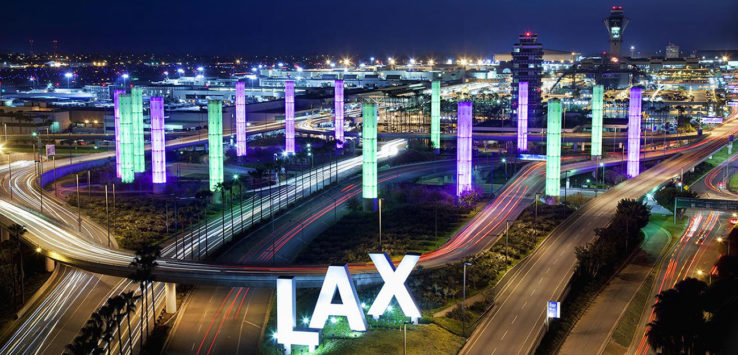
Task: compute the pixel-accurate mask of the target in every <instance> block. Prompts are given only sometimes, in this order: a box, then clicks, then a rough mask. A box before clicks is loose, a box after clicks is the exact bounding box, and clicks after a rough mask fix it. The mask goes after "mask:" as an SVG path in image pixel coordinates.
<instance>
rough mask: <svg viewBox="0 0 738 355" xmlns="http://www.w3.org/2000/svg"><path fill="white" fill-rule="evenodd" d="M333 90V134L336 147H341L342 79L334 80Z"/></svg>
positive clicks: (342, 138) (342, 139)
mask: <svg viewBox="0 0 738 355" xmlns="http://www.w3.org/2000/svg"><path fill="white" fill-rule="evenodd" d="M333 91H334V99H333V101H334V114H335V119H334V121H333V126H334V134H335V139H336V147H337V148H343V141H344V137H343V115H344V112H343V80H336V81H335V85H334V88H333Z"/></svg>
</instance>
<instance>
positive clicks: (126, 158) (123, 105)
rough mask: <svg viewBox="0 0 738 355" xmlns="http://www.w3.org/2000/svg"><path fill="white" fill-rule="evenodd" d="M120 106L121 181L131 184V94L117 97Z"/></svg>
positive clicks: (132, 175) (132, 176)
mask: <svg viewBox="0 0 738 355" xmlns="http://www.w3.org/2000/svg"><path fill="white" fill-rule="evenodd" d="M118 101H119V102H118V103H119V105H120V148H121V153H120V158H121V177H120V179H121V181H123V182H124V183H131V182H133V179H134V174H133V97H132V96H131V94H120V95H118Z"/></svg>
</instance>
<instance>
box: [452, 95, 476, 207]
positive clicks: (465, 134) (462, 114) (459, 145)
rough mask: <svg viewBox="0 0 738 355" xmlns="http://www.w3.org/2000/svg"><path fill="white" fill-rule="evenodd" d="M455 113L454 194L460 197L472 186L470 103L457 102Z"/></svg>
mask: <svg viewBox="0 0 738 355" xmlns="http://www.w3.org/2000/svg"><path fill="white" fill-rule="evenodd" d="M456 115H457V123H456V126H457V127H456V132H457V133H456V196H459V197H461V195H462V194H463V193H464V192H467V191H470V190H471V188H472V186H471V178H472V176H471V174H472V171H471V164H472V103H471V102H468V101H464V102H459V103H458V105H457V111H456Z"/></svg>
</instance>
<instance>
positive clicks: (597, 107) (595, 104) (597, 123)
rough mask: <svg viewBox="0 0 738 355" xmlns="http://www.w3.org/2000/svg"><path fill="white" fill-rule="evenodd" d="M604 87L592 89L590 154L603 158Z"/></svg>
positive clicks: (596, 86) (599, 86)
mask: <svg viewBox="0 0 738 355" xmlns="http://www.w3.org/2000/svg"><path fill="white" fill-rule="evenodd" d="M603 92H604V88H603V86H602V85H595V86H593V87H592V148H591V151H590V154H591V155H592V156H593V157H594V156H602V96H603Z"/></svg>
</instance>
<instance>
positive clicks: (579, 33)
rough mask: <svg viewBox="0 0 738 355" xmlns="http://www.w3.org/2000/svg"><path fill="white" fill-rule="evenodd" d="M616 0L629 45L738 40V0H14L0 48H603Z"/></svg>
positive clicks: (416, 52)
mask: <svg viewBox="0 0 738 355" xmlns="http://www.w3.org/2000/svg"><path fill="white" fill-rule="evenodd" d="M214 4H217V5H214ZM611 5H622V6H623V7H624V10H625V15H626V16H627V17H630V18H631V19H632V22H631V24H630V25H629V27H628V28H627V30H626V32H625V34H624V48H628V47H629V46H630V45H635V46H636V47H637V48H638V51H640V52H641V53H642V54H644V55H648V54H654V53H655V52H656V51H658V50H661V51H663V47H664V46H665V45H666V44H667V42H669V41H671V42H674V43H676V44H677V45H680V46H681V47H682V49H684V50H692V49H729V48H738V1H737V0H702V1H697V0H622V1H617V2H616V1H609V0H546V1H544V0H526V1H521V0H504V1H502V0H458V1H451V0H446V1H440V0H412V1H410V0H370V1H355V0H264V1H259V2H255V1H244V0H241V1H234V0H211V1H193V0H147V1H140V0H125V1H99V0H98V1H90V0H79V1H59V0H54V1H48V0H38V1H31V0H25V1H23V0H13V1H8V2H4V3H3V6H2V16H1V17H0V51H15V52H18V51H23V52H27V51H28V50H29V45H28V40H29V39H33V40H35V49H36V51H48V50H50V48H51V40H52V39H57V40H59V51H60V52H62V53H96V52H98V53H100V52H102V53H149V52H154V53H172V54H184V53H190V54H197V55H207V54H218V55H243V56H250V55H285V54H298V55H301V54H323V53H327V54H332V55H337V56H342V55H365V56H369V55H374V56H387V55H395V56H399V55H409V56H424V55H427V54H435V55H459V54H466V55H470V56H491V55H492V54H494V53H496V52H506V51H510V48H511V46H512V44H513V43H514V42H516V40H517V35H518V34H519V33H520V32H522V31H525V30H530V31H534V32H537V33H538V34H539V40H540V41H541V42H542V43H544V46H545V47H546V48H550V49H562V50H576V51H580V52H583V53H585V54H586V53H594V52H598V51H602V50H605V49H607V38H606V32H605V28H604V25H603V23H602V19H603V18H604V17H606V16H607V15H608V12H609V7H610V6H611Z"/></svg>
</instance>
